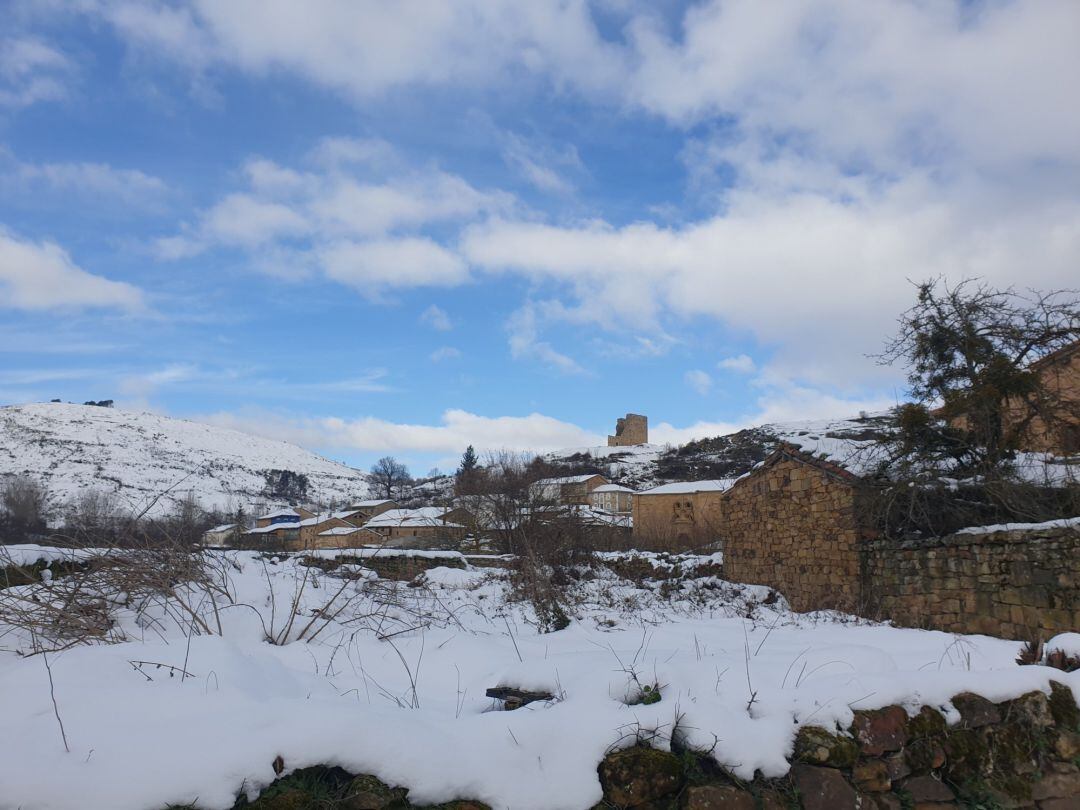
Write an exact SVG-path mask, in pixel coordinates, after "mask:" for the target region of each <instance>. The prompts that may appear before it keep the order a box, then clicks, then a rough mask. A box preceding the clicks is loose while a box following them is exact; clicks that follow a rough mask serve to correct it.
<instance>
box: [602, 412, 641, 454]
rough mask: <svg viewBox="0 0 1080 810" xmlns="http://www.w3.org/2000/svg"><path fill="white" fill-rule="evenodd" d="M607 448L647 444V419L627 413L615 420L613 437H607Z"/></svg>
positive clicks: (636, 414)
mask: <svg viewBox="0 0 1080 810" xmlns="http://www.w3.org/2000/svg"><path fill="white" fill-rule="evenodd" d="M607 443H608V447H629V446H630V445H634V444H648V443H649V417H647V416H642V415H641V414H638V413H628V414H627V415H626V416H624V417H622V418H621V419H616V420H615V435H614V436H608V437H607Z"/></svg>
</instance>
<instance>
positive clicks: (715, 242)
mask: <svg viewBox="0 0 1080 810" xmlns="http://www.w3.org/2000/svg"><path fill="white" fill-rule="evenodd" d="M3 5H4V9H5V12H4V18H5V20H6V22H7V24H6V25H5V30H4V31H3V33H0V401H3V402H6V403H12V402H27V401H38V400H42V399H50V398H53V397H59V398H62V399H65V400H73V401H82V400H85V399H102V398H112V399H115V400H116V401H117V402H118V404H120V405H122V406H125V407H138V408H148V409H153V410H156V411H160V412H162V413H166V414H170V415H175V416H183V417H190V418H197V419H202V420H210V421H214V422H217V423H219V424H226V425H232V426H236V427H240V428H243V429H245V430H250V431H255V432H259V433H262V434H265V435H271V436H277V437H281V438H286V439H289V440H292V441H296V442H298V443H301V444H303V445H306V446H309V447H312V448H313V449H316V450H320V451H322V452H325V453H326V454H327V455H330V456H331V457H334V458H339V459H342V460H346V461H348V462H350V463H353V464H356V465H360V466H366V465H367V464H370V463H371V461H372V460H373V459H375V458H377V457H378V456H380V455H383V454H385V453H394V454H396V455H399V456H401V457H402V458H404V459H406V460H407V461H408V462H409V463H410V464H411V466H412V467H413V471H414V472H422V471H425V470H426V469H428V468H429V467H431V466H434V465H441V466H443V467H447V466H449V465H451V464H452V463H453V459H454V458H455V457H456V456H458V455H459V454H460V451H461V450H462V449H463V448H464V446H465V445H466V444H468V443H473V444H475V445H477V446H478V447H481V448H498V447H511V448H515V449H534V450H542V449H549V448H555V447H564V446H574V445H581V444H588V443H594V442H598V441H602V436H603V434H604V433H605V432H607V431H609V430H610V429H611V428H612V426H613V422H614V419H615V417H617V416H619V415H621V414H623V413H625V412H626V411H636V412H642V413H647V414H648V415H649V416H650V419H651V421H652V424H653V427H654V430H653V436H654V439H655V440H657V441H661V442H669V441H670V442H679V441H685V440H687V439H689V438H692V437H696V436H705V435H715V434H717V433H721V432H727V431H729V430H732V429H735V428H738V427H741V426H745V425H748V424H753V423H756V422H761V421H766V420H777V419H797V418H817V417H823V416H846V415H850V414H852V413H854V412H856V411H858V410H861V409H876V408H880V407H883V406H886V405H888V404H890V403H892V402H895V401H896V399H897V397H899V396H902V393H903V389H902V374H901V373H900V371H899V370H897V369H882V368H880V367H878V366H877V365H876V364H875V363H874V362H873V360H872V359H870V358H868V357H867V355H868V354H871V353H873V352H874V351H876V350H878V349H879V347H880V346H881V343H882V341H883V340H884V338H885V337H886V336H887V335H888V334H889V333H890V332H891V330H892V324H893V322H894V319H895V317H896V316H897V314H899V312H900V311H902V310H903V309H904V308H905V307H906V306H907V305H908V303H909V301H910V299H911V292H912V291H911V287H910V284H909V281H908V280H909V279H922V278H926V277H929V276H934V275H943V276H946V277H948V278H954V279H958V278H963V277H969V276H980V277H983V278H986V279H987V280H989V281H991V282H992V283H994V284H998V285H1001V286H1008V285H1010V284H1018V285H1021V286H1026V285H1031V286H1037V287H1061V286H1069V285H1070V284H1071V285H1073V286H1075V283H1076V279H1077V278H1078V277H1080V271H1078V266H1080V263H1078V261H1077V259H1078V257H1080V193H1078V191H1077V190H1078V189H1080V183H1078V182H1077V181H1078V180H1080V109H1078V105H1076V104H1075V99H1074V98H1073V97H1072V95H1071V94H1072V93H1074V92H1075V90H1074V88H1075V87H1076V86H1077V82H1078V81H1080V55H1078V54H1077V49H1076V48H1075V42H1076V41H1078V40H1080V7H1078V6H1077V5H1076V4H1075V3H1073V2H1071V0H1060V1H1056V2H1055V1H1054V0H1030V2H1023V3H1019V2H1016V3H1010V2H962V3H961V2H957V3H949V2H942V3H931V4H927V3H918V2H914V0H911V1H909V2H905V1H903V0H860V2H841V0H805V2H799V3H786V4H782V5H773V4H765V3H759V2H751V1H750V0H735V1H732V0H727V1H725V2H719V1H716V2H701V3H694V4H677V3H660V4H657V3H645V2H636V0H598V2H594V3H585V2H571V1H570V0H563V1H562V2H547V1H546V0H537V2H535V3H530V4H528V5H527V6H523V5H522V4H519V3H513V2H502V0H462V2H460V3H455V4H442V3H421V2H396V3H390V4H385V3H376V2H359V1H358V2H345V1H344V0H342V1H341V2H336V1H335V0H320V1H319V2H308V3H304V4H295V3H291V2H285V1H284V0H280V1H279V0H269V1H268V2H260V3H256V2H254V0H191V2H179V1H178V2H170V3H143V2H138V1H137V0H71V2H61V1H60V0H56V1H55V2H46V3H42V2H23V1H22V0H5V2H3Z"/></svg>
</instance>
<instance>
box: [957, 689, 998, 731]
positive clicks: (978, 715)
mask: <svg viewBox="0 0 1080 810" xmlns="http://www.w3.org/2000/svg"><path fill="white" fill-rule="evenodd" d="M952 704H953V706H954V707H955V708H956V710H957V711H958V712H960V728H982V727H983V726H990V725H996V724H997V723H1000V722H1001V712H999V711H998V707H997V706H996V705H995V704H994V703H992V702H991V701H989V700H987V699H986V698H984V697H983V696H982V695H976V694H975V693H973V692H963V693H961V694H959V695H957V696H956V697H954V698H953V699H952Z"/></svg>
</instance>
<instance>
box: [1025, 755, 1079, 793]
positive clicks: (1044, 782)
mask: <svg viewBox="0 0 1080 810" xmlns="http://www.w3.org/2000/svg"><path fill="white" fill-rule="evenodd" d="M1078 796H1080V768H1077V767H1076V766H1075V765H1072V764H1065V763H1060V762H1059V763H1055V764H1054V766H1053V770H1052V771H1050V772H1049V773H1044V774H1043V775H1042V779H1040V780H1039V781H1037V782H1036V783H1035V784H1033V785H1032V786H1031V798H1033V799H1035V800H1036V801H1038V802H1043V801H1045V800H1047V799H1076V798H1077V797H1078Z"/></svg>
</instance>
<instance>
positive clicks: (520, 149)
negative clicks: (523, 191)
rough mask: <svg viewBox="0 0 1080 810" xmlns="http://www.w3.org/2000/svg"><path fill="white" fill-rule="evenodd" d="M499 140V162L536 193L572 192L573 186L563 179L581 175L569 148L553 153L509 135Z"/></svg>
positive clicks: (547, 147)
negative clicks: (508, 166) (500, 142)
mask: <svg viewBox="0 0 1080 810" xmlns="http://www.w3.org/2000/svg"><path fill="white" fill-rule="evenodd" d="M502 140H503V147H502V154H503V159H504V160H505V161H506V162H507V163H508V164H509V165H510V166H512V167H513V168H514V169H515V170H516V171H517V172H518V173H519V174H520V175H521V176H522V177H524V178H525V180H526V181H528V182H529V183H530V184H531V185H532V186H534V187H536V188H537V189H539V190H540V191H544V192H547V193H551V194H569V193H571V192H572V191H573V190H574V183H573V181H572V180H571V179H570V178H569V177H568V176H567V175H568V174H580V173H581V172H583V171H584V166H583V165H582V163H581V158H580V157H579V156H578V152H577V149H576V148H575V147H574V146H573V145H572V144H568V145H566V146H564V147H562V148H561V149H557V148H554V147H552V146H550V145H546V144H542V143H537V142H535V141H532V140H529V139H526V138H524V137H523V136H521V135H518V134H516V133H513V132H510V133H506V134H505V135H503V138H502Z"/></svg>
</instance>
